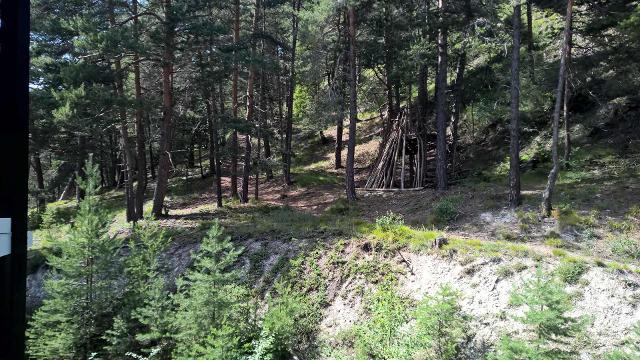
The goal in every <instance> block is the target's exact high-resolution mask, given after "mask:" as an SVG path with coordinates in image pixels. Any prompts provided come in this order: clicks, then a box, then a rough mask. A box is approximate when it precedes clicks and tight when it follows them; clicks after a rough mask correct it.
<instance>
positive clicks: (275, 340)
mask: <svg viewBox="0 0 640 360" xmlns="http://www.w3.org/2000/svg"><path fill="white" fill-rule="evenodd" d="M319 319H320V312H319V310H318V308H317V307H316V306H315V305H314V304H313V302H312V301H311V299H310V298H309V297H308V296H306V295H303V294H300V293H296V292H294V291H293V290H292V289H291V288H289V287H286V286H284V285H282V284H278V285H276V294H275V295H274V296H270V297H268V299H267V311H266V313H265V314H264V316H263V318H262V324H261V327H262V330H261V332H260V337H259V339H258V340H257V341H256V343H255V344H254V347H255V350H254V353H253V354H252V356H251V357H250V359H252V360H270V359H273V360H276V359H293V358H295V357H296V356H300V355H302V354H304V355H305V357H308V356H311V354H312V353H313V352H314V351H315V347H316V343H315V341H314V334H315V332H316V327H317V324H318V323H319Z"/></svg>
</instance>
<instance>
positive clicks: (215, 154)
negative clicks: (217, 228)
mask: <svg viewBox="0 0 640 360" xmlns="http://www.w3.org/2000/svg"><path fill="white" fill-rule="evenodd" d="M220 96H222V92H220ZM207 97H208V98H209V101H206V102H205V107H206V110H207V122H208V125H209V126H208V128H209V173H210V174H211V175H212V176H213V187H214V190H215V192H216V206H217V207H218V208H221V207H222V170H221V169H220V167H221V166H220V142H219V138H220V135H219V134H218V113H217V112H216V103H215V97H214V96H213V94H211V96H207Z"/></svg>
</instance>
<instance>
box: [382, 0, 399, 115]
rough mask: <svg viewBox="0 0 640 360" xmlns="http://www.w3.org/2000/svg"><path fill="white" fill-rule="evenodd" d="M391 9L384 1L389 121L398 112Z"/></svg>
mask: <svg viewBox="0 0 640 360" xmlns="http://www.w3.org/2000/svg"><path fill="white" fill-rule="evenodd" d="M390 12H391V10H390V9H389V5H388V2H385V6H384V25H383V26H384V29H383V41H384V70H385V75H386V76H385V77H386V78H385V82H386V83H385V87H386V93H387V115H388V116H389V119H388V121H389V123H391V122H393V121H395V120H396V117H397V116H398V113H397V112H396V110H397V109H396V107H395V105H394V103H393V83H394V76H393V58H392V52H393V50H392V44H391V29H392V26H393V25H392V24H391V14H390Z"/></svg>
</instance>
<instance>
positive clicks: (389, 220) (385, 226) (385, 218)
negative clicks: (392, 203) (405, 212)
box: [376, 211, 404, 231]
mask: <svg viewBox="0 0 640 360" xmlns="http://www.w3.org/2000/svg"><path fill="white" fill-rule="evenodd" d="M402 225H404V218H403V217H402V215H400V214H395V213H393V212H391V211H388V212H387V213H386V214H385V215H382V216H380V217H378V218H377V219H376V227H377V228H379V229H380V230H383V231H389V230H393V229H395V228H396V227H398V226H402Z"/></svg>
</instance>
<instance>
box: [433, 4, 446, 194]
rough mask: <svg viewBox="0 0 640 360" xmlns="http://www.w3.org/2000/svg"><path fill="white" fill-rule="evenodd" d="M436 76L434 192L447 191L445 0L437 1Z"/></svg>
mask: <svg viewBox="0 0 640 360" xmlns="http://www.w3.org/2000/svg"><path fill="white" fill-rule="evenodd" d="M438 10H439V25H438V74H437V76H436V130H437V140H436V190H439V191H442V190H446V189H447V93H446V92H447V28H446V26H445V24H444V11H445V0H438Z"/></svg>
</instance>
